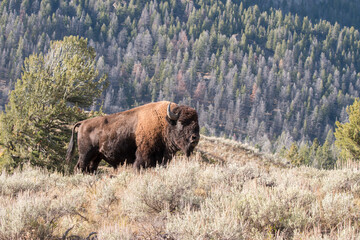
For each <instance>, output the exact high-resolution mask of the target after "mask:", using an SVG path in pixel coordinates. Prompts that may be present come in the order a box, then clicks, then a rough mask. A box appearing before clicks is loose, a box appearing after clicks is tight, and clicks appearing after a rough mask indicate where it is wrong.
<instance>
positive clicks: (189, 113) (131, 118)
mask: <svg viewBox="0 0 360 240" xmlns="http://www.w3.org/2000/svg"><path fill="white" fill-rule="evenodd" d="M169 103H170V102H167V101H162V102H156V103H149V104H146V105H143V106H140V107H137V108H133V109H130V110H128V111H125V112H120V113H115V114H111V115H107V116H101V117H96V118H92V119H87V120H85V121H82V122H79V123H77V124H75V126H74V128H73V134H72V137H71V140H70V144H69V149H68V153H67V156H66V159H67V162H69V161H70V160H71V155H72V153H73V149H74V141H73V136H74V131H75V128H76V127H77V126H79V125H80V127H79V130H78V150H79V160H78V163H77V165H76V168H77V169H80V170H81V171H83V172H94V171H96V169H97V167H98V165H99V163H100V161H101V160H102V159H104V160H105V161H107V162H108V163H109V164H111V165H112V166H113V167H114V168H116V167H117V166H118V165H119V164H123V163H125V162H127V163H130V164H134V166H135V167H136V168H137V169H140V168H141V167H143V168H146V167H149V166H155V165H156V164H165V163H167V162H168V161H169V160H171V158H172V157H173V155H174V154H175V153H176V152H177V151H179V150H182V151H183V152H184V153H185V154H186V155H187V156H189V155H190V154H191V152H192V151H193V150H194V148H195V146H196V145H197V143H198V141H199V138H200V135H199V124H198V116H197V113H196V111H195V109H193V108H190V107H188V106H177V105H176V104H174V103H172V104H171V109H172V112H174V113H175V114H179V119H178V120H177V121H174V120H170V119H169V118H168V117H167V106H168V104H169Z"/></svg>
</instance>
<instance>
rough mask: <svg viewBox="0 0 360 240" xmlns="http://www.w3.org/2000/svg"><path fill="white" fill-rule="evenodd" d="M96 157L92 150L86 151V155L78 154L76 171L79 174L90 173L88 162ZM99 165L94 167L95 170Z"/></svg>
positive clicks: (96, 154)
mask: <svg viewBox="0 0 360 240" xmlns="http://www.w3.org/2000/svg"><path fill="white" fill-rule="evenodd" d="M97 156H98V153H97V152H96V151H94V149H92V150H90V151H87V152H86V153H80V154H79V160H78V162H77V164H76V167H75V168H77V169H79V170H81V172H86V173H90V168H89V167H90V162H91V161H93V160H94V159H95V158H96V157H97ZM98 165H99V164H97V165H96V168H97V166H98Z"/></svg>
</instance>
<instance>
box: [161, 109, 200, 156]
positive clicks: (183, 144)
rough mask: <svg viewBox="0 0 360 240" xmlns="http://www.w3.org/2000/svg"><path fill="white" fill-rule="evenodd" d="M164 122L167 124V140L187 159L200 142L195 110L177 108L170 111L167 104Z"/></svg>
mask: <svg viewBox="0 0 360 240" xmlns="http://www.w3.org/2000/svg"><path fill="white" fill-rule="evenodd" d="M166 120H167V121H168V123H169V128H168V134H169V136H168V137H169V140H170V141H171V143H172V144H174V145H175V146H176V147H177V148H179V149H181V150H182V151H183V152H184V153H185V154H186V156H187V157H189V156H190V154H191V153H192V152H193V150H194V148H195V147H196V145H197V144H198V143H199V140H200V133H199V122H198V115H197V113H196V111H195V109H193V108H191V107H188V106H177V107H175V108H174V109H173V110H171V109H170V103H169V105H168V108H167V116H166Z"/></svg>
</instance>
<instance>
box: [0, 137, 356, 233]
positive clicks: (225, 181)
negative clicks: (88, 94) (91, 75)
mask: <svg viewBox="0 0 360 240" xmlns="http://www.w3.org/2000/svg"><path fill="white" fill-rule="evenodd" d="M0 193H1V195H0V239H86V238H87V237H88V236H89V235H90V234H92V235H91V236H90V237H89V239H359V238H360V233H359V230H360V224H359V223H360V221H359V220H360V211H359V210H360V171H359V170H356V169H353V170H352V169H343V170H332V171H325V170H317V169H313V168H305V167H301V168H291V167H290V166H288V165H287V164H286V163H284V162H282V161H281V160H277V159H276V158H274V157H271V156H264V155H261V154H259V153H258V152H256V150H254V149H251V148H249V147H247V146H245V145H242V144H239V143H236V142H233V141H229V140H223V139H218V138H206V137H203V138H202V140H201V143H200V144H199V148H198V152H197V153H196V154H195V155H194V156H193V157H191V158H190V159H186V158H184V157H182V156H179V157H176V158H175V159H174V160H173V161H172V162H171V163H170V164H169V165H168V166H167V167H166V168H154V169H148V170H145V171H142V172H141V173H137V172H134V171H133V169H132V168H129V167H122V168H121V169H119V170H118V171H117V172H116V173H111V174H110V173H101V174H98V175H96V176H84V175H73V176H62V175H61V174H58V173H48V172H46V171H44V170H40V169H34V168H25V169H24V170H23V171H15V172H14V173H13V174H11V175H7V174H5V173H2V174H1V175H0ZM95 232H96V233H95Z"/></svg>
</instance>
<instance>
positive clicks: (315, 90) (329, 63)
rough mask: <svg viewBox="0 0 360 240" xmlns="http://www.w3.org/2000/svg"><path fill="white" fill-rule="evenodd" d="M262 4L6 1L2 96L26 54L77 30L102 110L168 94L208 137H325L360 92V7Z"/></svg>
mask: <svg viewBox="0 0 360 240" xmlns="http://www.w3.org/2000/svg"><path fill="white" fill-rule="evenodd" d="M255 2H257V3H259V4H261V5H259V6H262V7H261V9H260V8H259V7H258V6H257V5H252V4H250V1H245V2H244V3H242V2H240V3H238V1H230V0H229V1H215V0H203V1H175V0H170V1H166V0H155V1H141V0H131V1H121V2H120V1H115V0H107V1H96V0H80V1H70V2H69V1H63V0H58V1H50V0H44V1H38V0H35V1H32V0H27V1H21V0H10V1H2V2H1V3H0V13H1V18H0V83H1V86H0V89H1V90H2V91H1V96H0V97H1V104H2V105H4V103H5V102H6V101H7V91H8V89H9V88H11V86H12V85H13V83H14V81H15V80H16V79H17V78H19V77H20V74H21V67H22V64H23V60H24V58H25V57H27V56H28V55H30V54H32V53H40V52H46V50H47V49H48V48H49V46H50V41H51V40H58V39H62V38H63V37H64V36H67V35H80V36H83V37H86V38H88V39H89V43H90V45H91V46H93V47H94V48H95V50H96V53H97V68H98V69H100V71H101V72H102V73H107V74H108V79H109V81H110V85H109V87H108V89H107V91H106V92H105V93H104V95H103V99H102V101H103V102H104V111H105V112H107V113H112V112H117V111H121V110H125V109H128V108H130V107H133V106H136V105H139V104H142V103H146V102H150V101H157V100H162V99H167V100H171V101H175V102H178V103H185V104H189V105H192V106H194V107H195V108H196V109H197V110H198V112H199V114H200V116H199V117H200V124H201V126H202V133H209V134H213V135H221V136H223V135H225V136H228V137H232V138H235V139H238V140H244V139H246V140H247V141H250V142H252V143H257V144H258V145H259V146H260V147H262V149H263V150H266V151H274V150H275V149H279V148H280V147H281V146H283V145H287V146H289V145H288V144H290V143H291V142H292V141H298V142H301V141H303V142H305V141H309V140H310V141H312V140H313V139H315V138H318V139H319V140H320V142H324V141H325V139H326V137H327V136H328V135H329V136H330V135H331V133H330V134H328V133H329V131H330V130H333V128H334V123H335V121H336V120H339V121H340V122H342V121H345V120H346V118H347V115H346V112H345V108H346V106H347V105H349V104H351V103H352V102H353V99H354V97H359V90H360V75H359V71H360V61H359V55H360V52H359V51H360V34H359V31H358V30H357V28H354V27H351V25H355V26H356V24H358V22H359V21H357V18H359V16H358V15H356V14H354V11H356V9H359V6H360V4H355V3H356V1H355V2H354V3H351V4H350V3H349V4H345V3H344V4H345V5H346V6H348V8H347V9H349V11H347V10H346V8H335V10H338V11H337V12H336V14H335V13H334V14H332V13H333V12H334V11H335V10H331V11H330V10H329V9H330V8H332V7H333V6H340V5H339V4H342V3H341V1H335V0H334V1H329V2H331V4H328V5H327V4H323V5H321V9H320V8H319V7H317V10H318V11H317V12H316V11H315V10H313V9H309V12H308V7H306V8H300V7H299V15H297V14H296V12H297V8H296V6H297V3H292V2H290V3H291V4H290V3H289V5H286V1H285V2H283V3H281V4H280V3H279V4H277V3H276V2H274V3H273V5H272V6H270V5H264V4H263V2H264V1H260V0H259V1H255ZM294 2H295V1H294ZM305 2H306V3H305ZM325 2H326V1H325ZM301 3H302V4H298V5H299V6H300V5H303V6H318V5H319V4H320V3H318V2H317V1H305V0H304V1H301ZM309 3H311V4H313V5H311V4H310V5H307V4H309ZM316 4H317V5H316ZM345 5H344V6H345ZM294 6H295V7H294ZM341 6H342V5H341ZM266 7H269V8H268V9H265V8H266ZM270 7H276V8H270ZM277 8H279V9H277ZM281 9H284V10H283V11H284V12H283V11H282V10H281ZM310 10H313V11H312V12H311V11H310ZM320 10H321V12H324V14H323V15H321V14H320ZM327 10H329V11H327ZM307 13H308V14H307ZM307 15H308V16H309V17H307ZM345 15H346V18H342V16H345ZM337 17H339V21H340V20H341V19H343V21H342V22H340V24H341V25H339V24H338V23H335V22H336V21H337ZM320 18H324V19H328V20H329V21H331V22H328V21H326V20H320ZM340 18H341V19H340ZM100 101H101V100H100Z"/></svg>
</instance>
